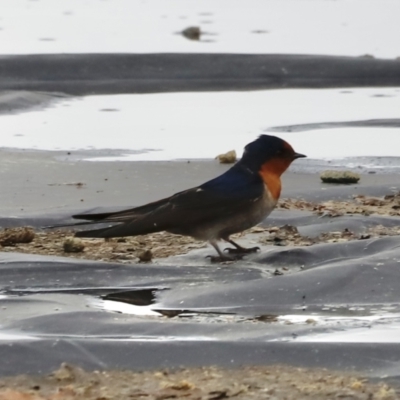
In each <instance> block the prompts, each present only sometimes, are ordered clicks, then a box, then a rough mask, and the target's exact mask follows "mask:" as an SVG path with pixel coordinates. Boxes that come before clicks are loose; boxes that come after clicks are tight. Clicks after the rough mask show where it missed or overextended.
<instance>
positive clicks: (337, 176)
mask: <svg viewBox="0 0 400 400" xmlns="http://www.w3.org/2000/svg"><path fill="white" fill-rule="evenodd" d="M320 178H321V180H322V182H324V183H343V184H349V183H357V182H358V181H359V180H360V178H361V177H360V175H359V174H357V173H356V172H352V171H324V172H322V173H321V175H320Z"/></svg>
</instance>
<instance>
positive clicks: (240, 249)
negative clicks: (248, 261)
mask: <svg viewBox="0 0 400 400" xmlns="http://www.w3.org/2000/svg"><path fill="white" fill-rule="evenodd" d="M224 240H225V241H226V242H228V243H230V244H233V245H234V246H235V247H236V248H235V249H232V248H230V247H228V248H227V249H225V250H224V251H227V252H228V253H229V254H246V253H256V252H257V251H260V248H259V247H258V246H256V247H248V248H246V247H242V246H240V245H239V244H237V243H236V242H234V241H233V240H232V239H230V238H229V237H228V238H226V239H225V238H224Z"/></svg>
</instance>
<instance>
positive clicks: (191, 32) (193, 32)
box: [182, 26, 201, 40]
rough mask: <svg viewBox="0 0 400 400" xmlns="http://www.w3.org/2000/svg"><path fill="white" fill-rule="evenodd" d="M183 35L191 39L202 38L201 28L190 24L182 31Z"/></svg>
mask: <svg viewBox="0 0 400 400" xmlns="http://www.w3.org/2000/svg"><path fill="white" fill-rule="evenodd" d="M182 35H183V36H184V37H185V38H186V39H189V40H200V36H201V30H200V27H198V26H190V27H189V28H186V29H184V30H183V31H182Z"/></svg>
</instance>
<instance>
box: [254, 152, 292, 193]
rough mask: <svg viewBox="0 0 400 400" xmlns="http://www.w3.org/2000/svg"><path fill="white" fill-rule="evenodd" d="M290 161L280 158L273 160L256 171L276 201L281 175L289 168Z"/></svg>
mask: <svg viewBox="0 0 400 400" xmlns="http://www.w3.org/2000/svg"><path fill="white" fill-rule="evenodd" d="M290 163H291V161H289V160H287V159H282V158H273V159H271V160H269V161H267V162H266V163H264V164H263V165H262V167H261V169H260V171H258V173H259V174H260V176H261V178H262V180H263V181H264V183H265V185H266V186H267V188H268V190H269V192H270V193H271V196H272V197H273V198H274V199H275V200H278V199H279V196H280V195H281V189H282V184H281V175H282V174H283V173H284V172H285V171H286V169H287V168H288V167H289V165H290Z"/></svg>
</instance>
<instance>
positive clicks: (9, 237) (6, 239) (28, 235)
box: [0, 227, 35, 247]
mask: <svg viewBox="0 0 400 400" xmlns="http://www.w3.org/2000/svg"><path fill="white" fill-rule="evenodd" d="M34 238H35V232H34V230H33V229H32V228H29V227H22V228H6V229H4V230H3V231H2V232H0V245H2V246H3V247H6V246H15V245H16V244H17V243H31V242H32V240H33V239H34Z"/></svg>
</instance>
